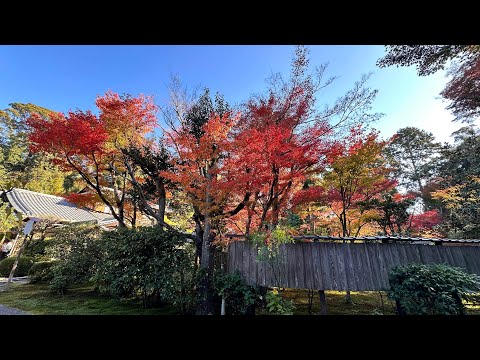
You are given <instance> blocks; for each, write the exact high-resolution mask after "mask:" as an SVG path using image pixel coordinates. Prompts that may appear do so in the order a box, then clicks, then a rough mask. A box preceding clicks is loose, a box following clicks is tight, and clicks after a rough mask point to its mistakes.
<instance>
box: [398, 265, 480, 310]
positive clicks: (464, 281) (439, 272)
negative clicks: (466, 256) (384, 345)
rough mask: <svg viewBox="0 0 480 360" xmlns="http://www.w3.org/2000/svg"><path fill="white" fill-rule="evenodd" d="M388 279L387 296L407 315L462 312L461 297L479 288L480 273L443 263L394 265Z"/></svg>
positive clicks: (469, 294)
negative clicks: (469, 272) (471, 272)
mask: <svg viewBox="0 0 480 360" xmlns="http://www.w3.org/2000/svg"><path fill="white" fill-rule="evenodd" d="M389 279H390V286H391V289H390V291H389V292H388V296H389V297H390V298H391V299H393V300H395V301H396V303H397V313H399V314H407V315H463V314H465V306H464V305H463V303H462V299H468V298H469V297H470V296H471V294H472V292H474V291H478V290H479V289H480V277H479V276H478V275H475V274H468V273H466V272H465V271H464V270H463V269H460V268H455V267H452V266H449V265H444V264H441V265H440V264H429V265H416V264H411V265H403V266H399V267H395V268H393V269H392V270H391V271H390V276H389Z"/></svg>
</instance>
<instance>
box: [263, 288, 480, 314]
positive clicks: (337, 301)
mask: <svg viewBox="0 0 480 360" xmlns="http://www.w3.org/2000/svg"><path fill="white" fill-rule="evenodd" d="M281 294H282V297H284V298H286V299H290V300H293V302H294V304H295V307H296V309H295V311H294V315H309V313H308V290H303V289H285V290H284V291H281ZM345 294H346V293H345V292H344V291H325V296H326V301H327V307H328V314H329V315H395V303H394V302H393V301H392V300H390V299H389V298H388V297H387V294H386V292H383V291H382V292H381V294H382V298H383V306H382V298H381V297H380V292H378V291H359V292H357V291H351V292H350V294H351V299H352V303H351V304H347V303H346V302H345ZM465 305H466V308H467V313H468V314H469V315H480V303H465ZM257 313H258V314H265V310H263V309H262V310H259V311H258V312H257ZM319 313H320V299H319V295H318V291H316V290H315V291H314V297H313V304H312V315H317V314H319Z"/></svg>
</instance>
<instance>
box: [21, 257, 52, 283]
mask: <svg viewBox="0 0 480 360" xmlns="http://www.w3.org/2000/svg"><path fill="white" fill-rule="evenodd" d="M56 263H58V261H39V262H37V263H35V264H33V266H32V267H31V268H30V271H29V272H28V276H30V282H31V283H38V282H47V281H50V280H52V279H53V266H54V265H55V264H56Z"/></svg>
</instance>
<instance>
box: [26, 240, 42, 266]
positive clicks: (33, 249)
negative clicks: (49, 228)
mask: <svg viewBox="0 0 480 360" xmlns="http://www.w3.org/2000/svg"><path fill="white" fill-rule="evenodd" d="M46 246H47V242H46V241H45V239H43V238H40V239H32V240H31V241H29V242H28V244H27V246H26V247H25V250H24V251H23V254H24V255H25V256H31V257H35V258H36V259H37V261H38V258H40V257H43V256H45V248H46Z"/></svg>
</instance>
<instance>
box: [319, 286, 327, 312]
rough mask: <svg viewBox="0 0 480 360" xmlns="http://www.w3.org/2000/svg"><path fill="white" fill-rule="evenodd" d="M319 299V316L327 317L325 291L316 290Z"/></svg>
mask: <svg viewBox="0 0 480 360" xmlns="http://www.w3.org/2000/svg"><path fill="white" fill-rule="evenodd" d="M318 295H319V297H320V315H328V308H327V299H326V297H325V290H318Z"/></svg>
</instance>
